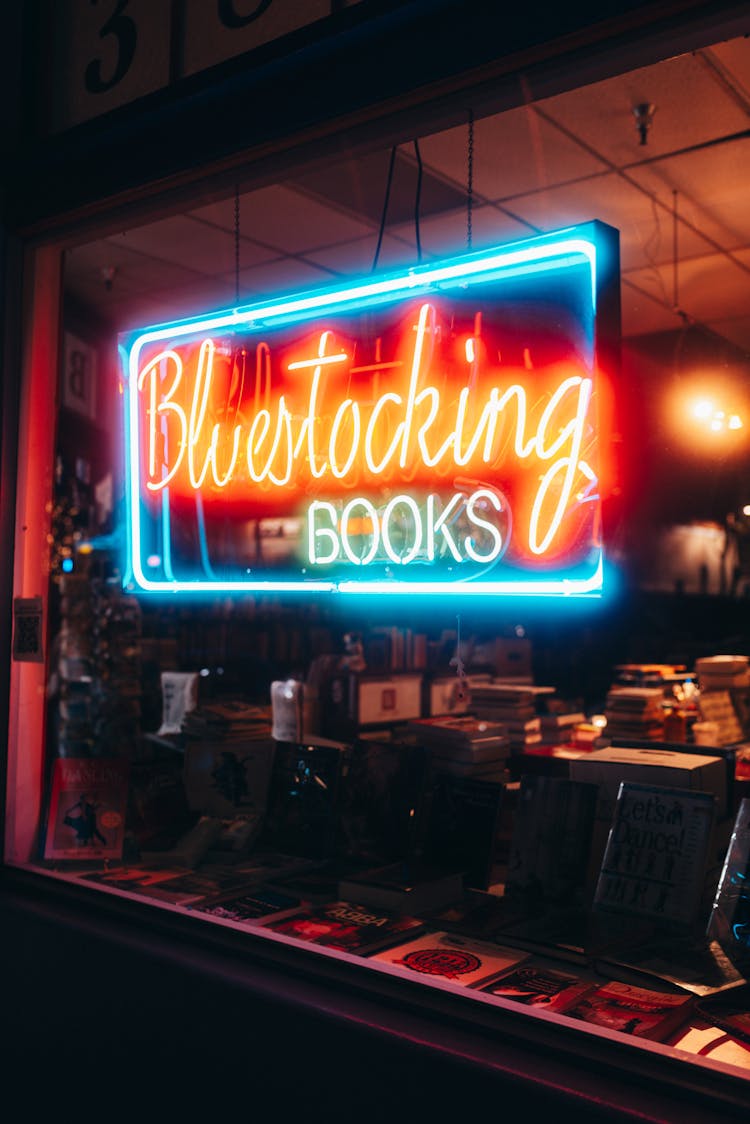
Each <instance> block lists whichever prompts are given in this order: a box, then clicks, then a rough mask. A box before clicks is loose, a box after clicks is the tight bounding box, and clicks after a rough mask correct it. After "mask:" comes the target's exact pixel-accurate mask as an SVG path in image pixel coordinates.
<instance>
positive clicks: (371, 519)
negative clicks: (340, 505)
mask: <svg viewBox="0 0 750 1124" xmlns="http://www.w3.org/2000/svg"><path fill="white" fill-rule="evenodd" d="M355 507H363V508H364V509H365V511H366V512H367V515H366V518H365V519H364V520H361V522H362V523H363V524H367V523H369V524H370V526H371V527H372V531H371V534H372V542H371V543H370V550H369V552H368V553H367V554H365V555H363V556H362V557H360V556H359V555H357V554H355V552H354V551H353V550H352V546H351V543H350V542H349V520H350V519H351V514H352V511H353V510H354V508H355ZM379 545H380V530H379V523H378V513H377V511H376V510H375V508H374V507H373V505H372V504H371V503H370V501H369V500H368V499H365V498H364V497H363V496H359V497H358V498H357V499H353V500H350V501H349V503H348V504H347V505H346V507H345V508H344V510H343V512H342V513H341V546H342V547H343V550H344V554H345V555H346V557H347V558H348V559H349V561H350V562H353V563H354V565H355V566H367V565H368V564H369V563H370V562H372V560H373V558H374V557H375V555H376V554H377V552H378V546H379Z"/></svg>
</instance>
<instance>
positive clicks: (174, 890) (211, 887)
mask: <svg viewBox="0 0 750 1124" xmlns="http://www.w3.org/2000/svg"><path fill="white" fill-rule="evenodd" d="M248 884H253V883H249V880H248V878H247V877H246V876H245V875H243V874H241V873H239V872H238V871H237V870H236V869H234V868H229V869H222V868H221V867H217V868H211V869H208V868H206V869H204V870H191V871H189V872H184V871H183V872H182V873H181V874H177V875H175V876H174V877H173V878H169V879H164V880H163V881H158V882H153V883H144V884H143V885H142V886H140V887H139V889H138V893H139V894H143V895H144V896H146V897H148V898H155V899H156V900H157V901H163V902H168V903H169V904H171V905H192V904H193V903H195V902H200V901H204V900H205V899H207V898H216V897H218V896H219V895H220V894H225V893H229V892H231V891H235V892H238V891H240V890H242V889H243V888H247V887H248Z"/></svg>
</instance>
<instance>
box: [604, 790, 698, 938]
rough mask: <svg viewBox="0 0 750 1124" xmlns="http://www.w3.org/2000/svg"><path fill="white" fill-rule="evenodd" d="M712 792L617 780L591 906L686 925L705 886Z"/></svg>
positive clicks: (692, 916) (693, 914)
mask: <svg viewBox="0 0 750 1124" xmlns="http://www.w3.org/2000/svg"><path fill="white" fill-rule="evenodd" d="M715 814H716V798H715V796H714V795H713V793H709V792H694V791H692V790H690V789H679V788H664V787H661V786H658V785H644V784H631V783H628V782H625V781H624V782H623V783H622V784H621V785H620V789H619V794H618V797H617V803H616V805H615V812H614V817H613V820H612V827H611V828H610V832H609V838H608V840H607V847H606V850H605V853H604V859H603V860H602V866H601V870H600V873H599V879H598V882H597V887H596V894H595V897H594V908H595V909H596V910H605V911H608V912H616V913H627V914H631V915H635V916H638V917H646V918H650V919H651V920H653V921H655V922H656V923H670V924H677V925H680V926H684V927H689V926H690V925H691V924H692V922H693V921H694V920H695V917H696V913H697V910H698V907H699V903H700V899H701V895H702V893H703V888H704V880H705V873H706V862H707V857H708V851H709V844H710V841H711V835H712V832H713V825H714V817H715Z"/></svg>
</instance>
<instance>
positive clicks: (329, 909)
mask: <svg viewBox="0 0 750 1124" xmlns="http://www.w3.org/2000/svg"><path fill="white" fill-rule="evenodd" d="M261 927H262V928H264V929H271V930H273V932H275V933H283V934H284V935H285V936H287V937H294V938H295V939H296V940H299V941H308V942H310V943H311V944H317V945H322V946H324V947H325V948H337V949H340V950H342V951H343V952H351V953H354V954H355V955H361V956H365V955H368V954H369V953H370V952H374V951H376V950H378V949H382V948H384V947H385V946H386V945H388V944H391V943H394V942H397V941H401V940H403V939H404V937H405V936H408V935H413V934H414V933H418V932H421V931H422V930H423V929H424V924H423V923H422V922H421V921H420V920H418V919H417V918H416V917H407V916H399V915H396V914H394V913H392V912H389V911H387V910H383V909H378V910H375V909H373V908H371V907H369V906H366V905H363V904H360V903H359V902H349V901H345V900H337V901H332V902H328V903H326V904H322V905H318V906H312V907H310V908H307V909H300V910H298V911H297V912H296V913H295V914H293V915H291V916H288V917H283V918H277V919H271V920H266V921H261Z"/></svg>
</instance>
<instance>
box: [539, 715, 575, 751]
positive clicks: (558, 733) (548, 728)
mask: <svg viewBox="0 0 750 1124" xmlns="http://www.w3.org/2000/svg"><path fill="white" fill-rule="evenodd" d="M585 722H586V715H585V714H584V713H583V711H580V710H571V711H569V712H568V713H566V714H542V715H541V717H540V723H541V733H542V742H543V743H544V745H565V744H566V743H567V742H570V741H573V740H574V736H575V730H576V727H577V726H579V725H581V724H582V723H585Z"/></svg>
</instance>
